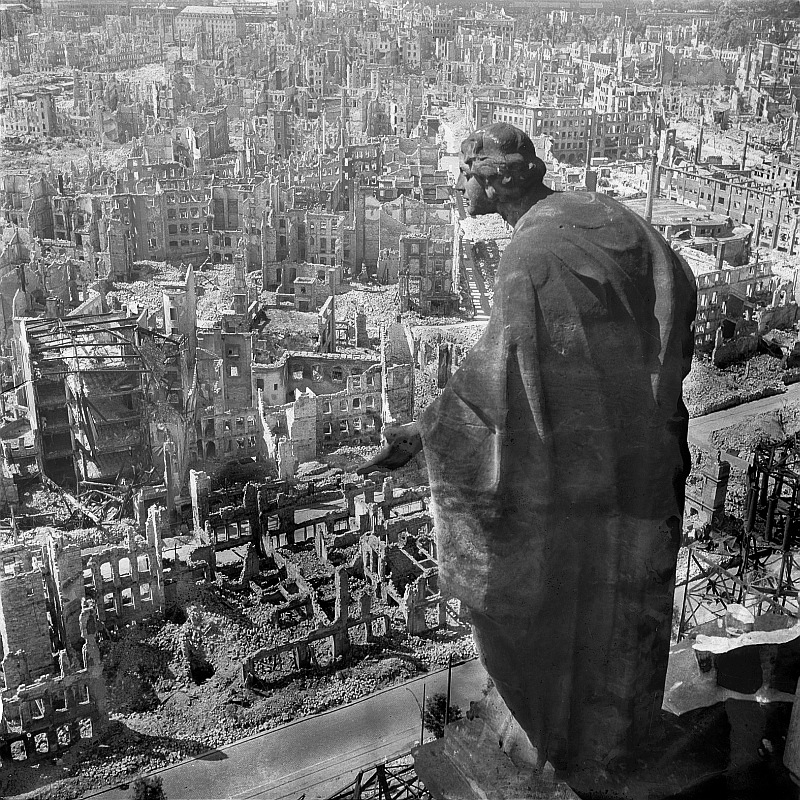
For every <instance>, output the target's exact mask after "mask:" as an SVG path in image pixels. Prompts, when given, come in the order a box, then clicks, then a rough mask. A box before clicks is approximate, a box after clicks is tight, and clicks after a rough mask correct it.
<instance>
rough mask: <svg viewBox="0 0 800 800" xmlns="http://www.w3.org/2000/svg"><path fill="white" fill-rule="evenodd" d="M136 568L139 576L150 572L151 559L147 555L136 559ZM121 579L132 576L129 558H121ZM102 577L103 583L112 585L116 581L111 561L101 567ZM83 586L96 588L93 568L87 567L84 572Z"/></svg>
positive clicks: (119, 563) (118, 566)
mask: <svg viewBox="0 0 800 800" xmlns="http://www.w3.org/2000/svg"><path fill="white" fill-rule="evenodd" d="M136 566H137V568H138V570H139V574H141V573H143V572H150V557H149V556H146V555H141V556H138V557H137V559H136ZM117 569H118V570H119V576H120V578H129V577H130V575H131V560H130V559H129V558H127V557H126V558H121V559H120V560H119V562H118V563H117ZM100 577H101V579H102V581H103V583H112V582H113V580H114V570H113V569H112V567H111V562H110V561H104V562H103V563H102V564H101V565H100ZM83 584H84V586H86V587H87V588H92V587H94V573H93V572H92V569H91V567H86V568H85V569H84V570H83Z"/></svg>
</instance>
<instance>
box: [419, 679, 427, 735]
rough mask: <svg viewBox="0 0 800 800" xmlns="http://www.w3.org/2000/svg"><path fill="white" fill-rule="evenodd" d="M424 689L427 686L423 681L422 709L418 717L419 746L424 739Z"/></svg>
mask: <svg viewBox="0 0 800 800" xmlns="http://www.w3.org/2000/svg"><path fill="white" fill-rule="evenodd" d="M425 689H427V686H426V685H425V684H424V683H423V684H422V710H421V712H420V713H421V717H422V719H420V723H419V743H420V746H422V744H423V743H424V741H425Z"/></svg>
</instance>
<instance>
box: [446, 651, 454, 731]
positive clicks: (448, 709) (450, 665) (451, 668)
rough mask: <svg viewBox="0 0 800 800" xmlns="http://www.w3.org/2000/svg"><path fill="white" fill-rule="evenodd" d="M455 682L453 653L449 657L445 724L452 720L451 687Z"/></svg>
mask: <svg viewBox="0 0 800 800" xmlns="http://www.w3.org/2000/svg"><path fill="white" fill-rule="evenodd" d="M452 683H453V654H452V653H450V655H449V656H448V657H447V703H446V705H445V707H444V725H445V727H447V723H448V722H450V687H451V685H452Z"/></svg>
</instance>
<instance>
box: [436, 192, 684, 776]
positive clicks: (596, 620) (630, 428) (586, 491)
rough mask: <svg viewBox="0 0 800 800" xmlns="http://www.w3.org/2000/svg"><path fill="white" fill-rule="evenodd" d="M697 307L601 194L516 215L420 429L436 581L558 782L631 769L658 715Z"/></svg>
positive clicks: (640, 232)
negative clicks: (463, 612) (485, 303)
mask: <svg viewBox="0 0 800 800" xmlns="http://www.w3.org/2000/svg"><path fill="white" fill-rule="evenodd" d="M695 305H696V289H695V284H694V279H693V277H692V275H691V272H690V271H689V269H688V267H687V266H686V265H685V263H684V262H683V261H682V260H681V259H679V258H678V257H677V256H676V254H675V253H674V252H673V251H672V250H671V249H670V247H669V246H668V245H667V244H666V242H665V241H664V239H663V238H662V237H661V236H660V235H659V234H658V233H657V232H656V231H655V230H654V229H653V228H652V227H651V226H650V225H649V224H647V223H646V222H645V221H644V220H642V219H641V218H640V217H638V216H636V215H635V214H633V213H632V212H631V211H629V210H628V209H626V208H625V207H624V206H622V205H621V204H620V203H618V202H616V201H614V200H612V199H610V198H608V197H606V196H604V195H600V194H594V193H564V194H560V193H559V194H553V195H550V196H548V197H546V198H545V199H543V200H541V201H540V202H538V203H537V204H536V205H535V206H534V207H533V208H531V209H530V210H529V211H528V212H527V214H525V215H524V216H523V217H522V218H521V219H520V221H519V222H518V223H517V226H516V228H515V230H514V234H513V237H512V240H511V242H510V244H509V246H508V248H507V249H506V251H505V252H504V254H503V257H502V259H501V262H500V266H499V269H498V273H497V279H496V284H495V293H494V307H493V310H492V315H491V319H490V321H489V324H488V326H487V328H486V331H485V333H484V334H483V336H482V337H481V339H480V340H479V341H478V343H477V344H476V346H475V347H474V348H473V350H472V351H471V352H470V353H469V355H468V356H467V358H466V359H465V361H464V362H463V363H462V365H461V367H460V368H459V369H458V371H457V372H456V373H455V375H453V377H452V379H451V380H450V382H449V384H448V385H447V388H446V389H445V391H444V392H443V393H442V395H441V396H440V397H439V398H438V399H437V400H436V401H435V402H434V403H432V404H431V405H430V406H429V407H428V408H427V409H426V410H425V412H424V413H423V415H422V417H421V420H420V427H421V432H422V439H423V444H424V449H425V455H426V459H427V463H428V468H429V472H430V482H431V489H432V497H433V512H434V518H435V524H436V530H437V536H438V546H439V561H440V568H441V582H442V585H443V587H444V590H445V591H446V592H449V593H451V594H452V595H454V596H456V597H458V598H460V599H461V600H462V602H463V603H465V604H466V605H467V606H468V607H469V608H470V609H472V611H473V619H474V623H475V625H476V639H477V641H478V644H479V647H480V649H481V652H482V657H483V659H484V662H485V663H486V665H487V669H488V670H489V672H490V674H491V675H492V677H493V678H494V679H495V684H496V686H497V688H498V690H499V691H500V693H501V695H502V696H503V698H504V700H505V701H506V703H507V704H508V705H509V707H510V709H511V711H512V713H513V714H514V716H515V717H516V718H517V720H518V721H519V722H520V724H521V725H522V727H523V728H524V729H525V731H526V733H527V734H528V736H529V738H530V739H531V742H532V743H533V744H534V745H535V746H536V747H537V749H538V751H539V755H540V758H541V759H542V760H544V759H545V758H547V759H549V760H550V761H551V762H552V763H553V764H554V765H555V766H556V767H557V768H559V769H577V768H579V765H581V764H582V763H583V762H585V761H602V762H607V761H608V760H610V759H612V758H614V757H615V756H619V755H625V754H626V753H629V752H630V750H631V748H632V747H633V745H635V743H636V741H637V740H638V739H639V738H640V737H642V736H644V735H646V734H647V732H648V729H649V726H650V724H651V722H652V720H653V715H654V714H657V713H658V712H659V711H660V706H661V697H662V693H663V685H664V677H665V673H666V664H667V656H668V648H669V641H670V627H671V619H672V604H673V590H674V578H675V565H676V559H677V552H678V545H679V538H680V531H681V520H682V515H683V500H684V483H685V478H686V475H687V474H688V471H689V467H690V461H689V453H688V447H687V444H686V434H687V425H688V414H687V411H686V408H685V406H684V403H683V400H682V396H681V383H682V380H683V378H684V377H685V376H686V375H687V373H688V372H689V368H690V366H691V357H692V350H693V331H692V326H693V322H694V316H695Z"/></svg>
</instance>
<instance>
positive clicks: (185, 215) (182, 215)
mask: <svg viewBox="0 0 800 800" xmlns="http://www.w3.org/2000/svg"><path fill="white" fill-rule="evenodd" d="M199 216H200V209H199V208H197V207H195V206H192V208H181V209H179V210H178V212H177V213H176V211H175V209H174V208H168V209H167V219H176V218H178V219H189V217H199ZM153 224H155V223H153ZM203 224H205V223H203Z"/></svg>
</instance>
